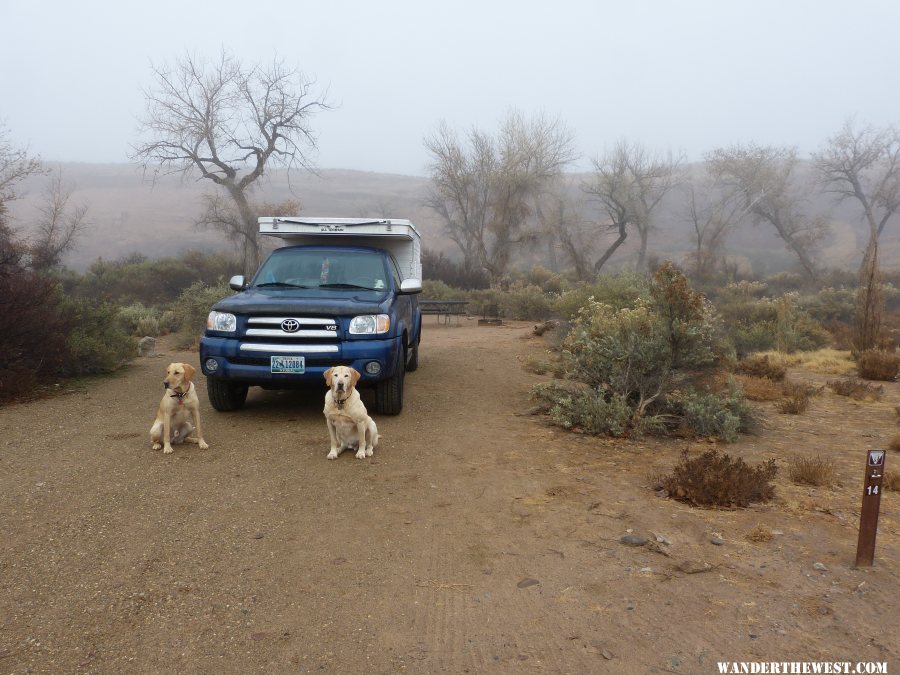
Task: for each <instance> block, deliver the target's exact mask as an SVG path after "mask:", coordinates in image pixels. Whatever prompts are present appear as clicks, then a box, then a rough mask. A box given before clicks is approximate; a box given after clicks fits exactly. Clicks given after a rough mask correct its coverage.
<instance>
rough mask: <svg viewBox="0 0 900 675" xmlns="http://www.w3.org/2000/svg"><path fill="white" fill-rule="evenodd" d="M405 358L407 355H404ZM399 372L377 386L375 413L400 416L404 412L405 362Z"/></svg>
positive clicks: (401, 364)
mask: <svg viewBox="0 0 900 675" xmlns="http://www.w3.org/2000/svg"><path fill="white" fill-rule="evenodd" d="M404 356H405V354H404ZM398 366H399V367H398V368H397V372H396V373H394V374H393V376H391V377H390V378H388V379H387V380H382V381H381V382H378V383H377V384H376V385H375V411H376V412H377V413H379V414H380V415H399V414H400V411H401V410H403V375H404V373H405V371H404V369H403V361H402V360H401V361H400V363H399V364H398Z"/></svg>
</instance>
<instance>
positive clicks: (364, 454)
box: [356, 448, 367, 459]
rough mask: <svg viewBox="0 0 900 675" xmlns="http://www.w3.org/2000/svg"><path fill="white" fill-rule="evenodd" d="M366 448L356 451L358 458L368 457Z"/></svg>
mask: <svg viewBox="0 0 900 675" xmlns="http://www.w3.org/2000/svg"><path fill="white" fill-rule="evenodd" d="M366 454H367V453H366V449H365V448H361V449H360V450H359V452H357V453H356V459H365V458H366Z"/></svg>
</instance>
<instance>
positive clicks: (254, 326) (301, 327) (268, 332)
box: [245, 316, 338, 340]
mask: <svg viewBox="0 0 900 675" xmlns="http://www.w3.org/2000/svg"><path fill="white" fill-rule="evenodd" d="M245 335H246V337H248V338H284V339H289V340H298V339H299V340H336V339H337V337H338V324H337V321H335V320H334V319H328V318H311V317H292V316H251V317H250V318H249V319H247V331H246V333H245Z"/></svg>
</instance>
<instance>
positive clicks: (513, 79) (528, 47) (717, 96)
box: [0, 0, 900, 175]
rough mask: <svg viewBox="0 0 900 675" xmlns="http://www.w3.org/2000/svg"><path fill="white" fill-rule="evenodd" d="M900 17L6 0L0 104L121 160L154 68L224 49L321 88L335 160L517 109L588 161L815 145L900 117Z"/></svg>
mask: <svg viewBox="0 0 900 675" xmlns="http://www.w3.org/2000/svg"><path fill="white" fill-rule="evenodd" d="M898 24H900V4H898V3H895V2H890V1H888V0H885V1H874V0H867V1H863V2H857V3H853V4H847V3H846V2H836V1H834V0H825V1H808V2H807V1H803V2H800V1H791V2H785V1H784V0H780V1H777V2H772V1H768V0H767V1H760V0H752V1H745V0H734V1H729V2H721V1H720V0H719V1H712V0H711V1H708V2H702V1H698V0H690V1H680V2H668V1H663V0H659V1H656V2H651V1H644V2H640V1H639V2H629V3H621V2H600V1H594V2H589V1H575V0H561V1H558V2H552V3H548V2H543V1H541V2H534V1H530V0H528V1H524V2H523V1H516V2H511V1H510V2H506V1H503V2H484V0H482V1H481V2H472V1H471V0H461V1H457V2H452V3H439V4H438V3H429V2H421V1H411V0H410V1H396V0H386V1H385V2H379V3H373V2H361V1H352V2H333V3H323V2H283V1H282V2H269V1H268V0H261V1H257V2H233V1H232V0H217V1H215V2H190V3H183V2H173V1H169V0H159V1H156V2H152V3H142V4H135V3H123V2H111V1H108V2H105V1H100V0H94V1H91V0H82V1H81V2H78V3H70V2H62V1H61V0H53V1H47V2H33V0H0V26H2V34H3V39H2V40H0V58H2V61H3V67H2V68H0V94H2V97H0V120H2V121H3V123H5V126H6V127H7V129H8V132H9V137H10V140H11V141H12V142H13V143H14V144H16V145H18V146H27V147H28V148H29V150H30V151H31V152H32V153H33V154H37V155H40V156H41V157H42V158H43V159H44V160H47V161H67V162H71V161H78V162H125V161H127V160H128V153H129V149H130V144H131V143H134V142H136V141H137V131H136V129H137V118H138V116H139V115H140V114H141V113H142V111H143V109H144V98H143V93H142V89H143V88H146V87H148V86H150V85H151V84H152V79H151V64H155V65H164V64H166V63H171V62H172V61H173V60H174V59H176V58H177V57H179V56H180V55H184V54H185V53H191V54H195V55H201V56H204V55H206V56H210V57H213V56H216V55H217V54H218V53H219V52H220V50H222V49H223V48H224V49H227V50H229V51H231V52H232V53H234V54H235V55H236V56H237V57H238V58H239V59H241V60H242V61H245V62H247V63H252V62H267V61H268V62H270V61H271V60H272V58H273V57H275V56H278V57H281V58H283V59H284V61H285V62H286V63H287V64H288V65H291V66H298V67H299V68H301V69H302V70H303V71H304V72H305V73H306V74H307V75H308V76H311V77H313V78H315V79H316V80H317V83H318V86H319V87H320V89H321V90H327V92H328V100H329V101H330V102H331V103H332V105H333V106H334V109H333V110H330V111H324V112H321V113H319V114H318V115H317V117H316V118H315V120H314V122H313V126H314V129H315V130H316V132H317V134H318V141H319V152H318V154H317V156H315V157H314V158H313V159H314V161H315V163H316V164H317V165H318V166H320V167H322V168H346V169H357V170H364V171H377V172H388V173H399V174H407V175H424V174H425V173H426V171H427V165H428V156H427V154H426V152H425V150H424V147H423V144H422V139H423V137H425V136H426V135H428V134H430V133H431V132H432V131H433V130H434V129H435V127H436V126H437V124H438V123H439V122H440V121H441V120H446V121H447V122H448V123H449V124H450V125H451V126H452V127H455V128H458V129H466V128H469V127H472V126H478V127H479V128H482V129H485V130H492V129H494V128H496V125H497V124H498V123H499V121H500V120H501V118H502V117H503V116H505V114H506V113H507V112H508V111H509V110H510V109H516V110H518V111H521V112H522V113H524V114H526V115H531V114H534V113H543V114H546V115H548V116H551V117H558V118H559V119H561V120H562V121H563V122H565V123H566V124H567V125H569V127H571V129H572V130H573V131H574V133H575V136H576V139H577V145H578V151H579V152H580V154H581V159H580V160H579V162H578V163H577V165H576V166H575V168H576V169H586V168H588V167H589V165H590V163H589V160H590V158H591V157H593V156H596V155H598V154H599V153H601V152H602V151H603V150H604V148H607V147H609V146H610V145H612V144H613V143H614V142H615V141H616V140H618V139H620V138H628V139H632V140H635V141H640V142H641V143H643V144H645V145H646V146H648V147H651V148H656V149H661V150H665V149H672V150H683V151H684V152H686V153H687V156H688V158H689V159H691V160H697V159H700V158H702V156H703V154H704V153H705V152H707V151H709V150H710V149H712V148H714V147H716V146H719V145H724V144H731V143H743V142H748V141H755V142H757V143H761V144H790V145H796V146H798V147H799V148H800V150H801V152H803V153H807V152H810V151H813V150H815V149H816V148H817V147H818V146H819V145H820V144H821V143H822V142H823V141H824V140H825V139H826V138H827V137H828V136H829V135H831V134H832V133H834V132H835V131H837V129H838V128H839V127H840V126H841V124H842V123H843V122H844V121H845V120H846V119H847V118H848V117H850V116H853V117H855V118H856V120H857V121H859V122H862V123H870V124H873V125H877V126H884V125H887V124H892V123H895V122H897V121H898V118H900V106H898V103H900V88H898V87H897V86H895V85H896V73H897V67H898V65H900V64H898V58H897V52H896V47H895V45H894V43H893V39H892V38H891V35H892V28H890V27H893V26H896V25H898ZM884 26H888V27H889V28H888V29H884V28H881V27H884Z"/></svg>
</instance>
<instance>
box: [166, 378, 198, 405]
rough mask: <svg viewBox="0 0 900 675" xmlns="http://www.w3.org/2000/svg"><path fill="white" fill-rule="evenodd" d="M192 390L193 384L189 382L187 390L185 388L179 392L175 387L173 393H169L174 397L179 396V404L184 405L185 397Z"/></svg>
mask: <svg viewBox="0 0 900 675" xmlns="http://www.w3.org/2000/svg"><path fill="white" fill-rule="evenodd" d="M192 384H193V383H192ZM190 390H191V385H190V384H189V385H188V388H187V389H185V390H184V391H183V392H181V393H180V394H179V393H178V392H177V391H175V390H174V389H173V390H172V393H171V394H169V396H171V397H172V398H177V399H178V403H179V405H183V404H184V397H185V396H187V395H188V392H189V391H190Z"/></svg>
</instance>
